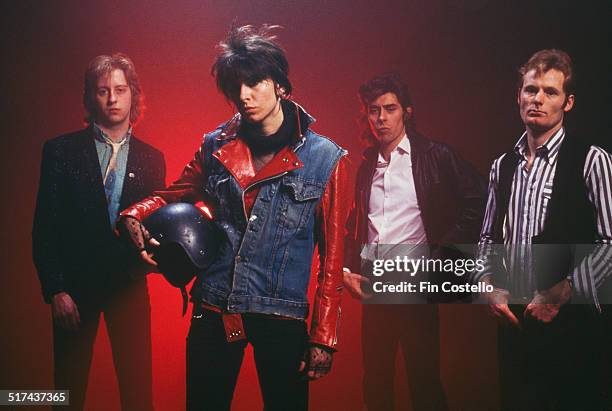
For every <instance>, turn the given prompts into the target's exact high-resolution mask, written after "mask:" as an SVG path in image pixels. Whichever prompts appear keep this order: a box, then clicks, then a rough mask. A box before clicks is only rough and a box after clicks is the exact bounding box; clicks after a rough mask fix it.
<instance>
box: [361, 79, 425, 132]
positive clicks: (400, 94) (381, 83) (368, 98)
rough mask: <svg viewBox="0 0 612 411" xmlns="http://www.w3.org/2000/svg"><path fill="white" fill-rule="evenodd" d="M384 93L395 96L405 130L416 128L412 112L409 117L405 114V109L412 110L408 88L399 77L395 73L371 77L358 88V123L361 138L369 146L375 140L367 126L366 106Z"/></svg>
mask: <svg viewBox="0 0 612 411" xmlns="http://www.w3.org/2000/svg"><path fill="white" fill-rule="evenodd" d="M385 93H394V94H395V95H396V96H397V100H398V101H399V103H400V105H401V106H402V110H403V111H404V124H405V126H406V129H407V130H408V129H414V128H416V121H415V118H414V111H413V112H412V114H411V115H408V113H406V109H407V108H408V107H411V108H413V109H414V105H413V102H412V97H411V96H410V92H409V91H408V86H407V85H406V83H404V81H403V80H402V79H401V77H400V75H399V74H398V73H395V72H391V73H383V74H379V75H376V76H374V77H372V78H371V79H370V80H368V81H367V82H365V83H363V84H362V85H361V86H360V87H359V92H358V95H359V100H360V102H361V108H362V113H361V118H360V122H361V123H362V126H363V132H362V135H361V138H362V139H363V140H365V141H366V142H367V143H369V144H377V140H376V138H375V137H374V136H373V135H372V131H371V130H370V127H369V124H368V118H367V117H368V106H369V105H370V103H372V101H374V100H376V99H377V98H378V97H380V96H382V95H383V94H385Z"/></svg>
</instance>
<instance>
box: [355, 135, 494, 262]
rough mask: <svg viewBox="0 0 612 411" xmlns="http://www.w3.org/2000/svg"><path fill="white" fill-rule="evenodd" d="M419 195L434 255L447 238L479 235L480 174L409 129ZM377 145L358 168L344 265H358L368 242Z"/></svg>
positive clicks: (461, 240)
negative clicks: (368, 218)
mask: <svg viewBox="0 0 612 411" xmlns="http://www.w3.org/2000/svg"><path fill="white" fill-rule="evenodd" d="M407 134H408V138H409V140H410V148H411V158H412V170H413V176H414V184H415V191H416V195H417V201H418V203H419V207H420V209H421V216H422V218H423V224H424V226H425V234H426V235H427V241H428V243H429V244H430V246H431V247H432V255H433V256H436V255H437V256H439V254H437V250H439V249H440V247H441V246H444V245H450V244H470V243H471V244H474V243H476V242H477V241H478V236H479V233H480V228H481V225H482V219H483V214H484V208H485V200H486V184H485V180H484V178H483V177H482V176H481V175H480V174H479V173H478V172H477V171H476V170H475V169H474V167H472V166H471V165H470V164H469V163H467V162H466V161H465V160H463V159H462V158H461V157H459V156H458V155H457V153H455V151H454V150H453V149H451V148H450V147H449V146H448V145H446V144H443V143H439V142H436V141H432V140H430V139H428V138H426V137H424V136H422V135H421V134H419V133H418V132H416V131H414V130H409V131H408V133H407ZM377 158H378V147H368V148H367V149H366V150H365V151H364V153H363V158H362V163H361V166H360V167H359V170H358V172H357V180H356V189H355V204H354V207H353V210H352V211H351V214H350V216H349V221H348V225H347V227H348V240H347V242H346V245H345V255H346V258H345V262H346V266H347V267H350V268H351V269H352V270H357V269H358V267H359V266H360V258H359V253H360V251H361V246H362V245H363V244H365V243H367V235H368V227H367V221H368V220H367V211H368V204H369V202H370V190H371V186H372V177H373V175H374V170H375V168H376V161H377Z"/></svg>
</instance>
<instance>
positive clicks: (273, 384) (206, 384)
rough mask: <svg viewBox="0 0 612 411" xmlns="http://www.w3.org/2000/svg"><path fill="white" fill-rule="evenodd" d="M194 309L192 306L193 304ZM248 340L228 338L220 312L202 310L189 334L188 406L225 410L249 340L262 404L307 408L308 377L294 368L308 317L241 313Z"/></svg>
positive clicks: (189, 410) (305, 343)
mask: <svg viewBox="0 0 612 411" xmlns="http://www.w3.org/2000/svg"><path fill="white" fill-rule="evenodd" d="M194 314H196V311H195V310H194ZM242 321H243V324H244V330H245V333H246V337H247V338H246V340H240V341H234V342H231V343H228V342H227V340H226V336H225V328H224V327H223V321H222V318H221V314H219V313H216V312H213V311H209V310H202V312H201V314H200V313H199V312H197V314H196V315H194V316H193V318H192V320H191V327H190V329H189V335H188V336H187V411H196V410H198V411H199V410H213V411H217V410H229V409H230V405H231V402H232V397H233V395H234V389H235V387H236V380H237V379H238V373H239V371H240V366H241V365H242V359H243V357H244V349H245V347H246V345H247V343H251V344H252V346H253V352H254V356H255V365H256V368H257V375H258V377H259V385H260V387H261V392H262V396H263V401H264V409H265V410H267V411H275V410H296V411H299V410H307V409H308V382H307V381H306V380H305V379H304V378H303V376H302V374H301V373H300V372H299V371H298V370H299V366H300V362H301V361H302V359H303V356H304V352H305V350H306V348H307V346H308V333H307V331H306V323H305V322H304V321H300V320H290V319H277V318H273V317H271V316H265V315H261V314H243V315H242Z"/></svg>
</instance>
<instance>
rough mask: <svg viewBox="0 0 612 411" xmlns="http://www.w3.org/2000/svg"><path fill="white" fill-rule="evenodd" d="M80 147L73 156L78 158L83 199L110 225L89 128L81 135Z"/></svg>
mask: <svg viewBox="0 0 612 411" xmlns="http://www.w3.org/2000/svg"><path fill="white" fill-rule="evenodd" d="M80 145H81V147H78V148H77V151H76V153H75V156H77V158H80V167H79V169H80V170H81V173H82V176H81V181H82V182H83V187H82V189H83V194H84V195H83V199H84V200H85V201H86V202H88V203H89V204H88V206H89V207H90V208H92V209H94V210H96V212H97V213H98V214H100V218H102V217H103V216H104V218H106V220H107V221H108V224H109V225H110V219H109V217H108V207H107V204H106V196H105V195H104V184H103V182H102V172H101V171H100V161H99V160H98V152H97V151H96V144H95V142H94V136H93V132H92V129H91V127H90V128H88V129H86V130H85V131H84V133H83V136H82V139H81V142H80Z"/></svg>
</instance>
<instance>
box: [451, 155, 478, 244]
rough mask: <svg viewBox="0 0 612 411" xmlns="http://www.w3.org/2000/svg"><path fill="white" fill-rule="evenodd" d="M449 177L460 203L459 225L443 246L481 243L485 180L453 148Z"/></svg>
mask: <svg viewBox="0 0 612 411" xmlns="http://www.w3.org/2000/svg"><path fill="white" fill-rule="evenodd" d="M446 154H447V160H446V161H445V162H444V163H445V164H446V166H447V167H448V168H447V176H448V179H449V183H450V187H453V189H454V191H455V198H456V199H457V201H458V202H459V205H458V206H459V214H458V216H457V219H456V220H455V223H454V224H453V225H452V226H450V227H449V230H448V231H447V232H446V234H445V235H444V236H443V241H442V243H443V244H468V243H475V242H476V241H478V236H479V232H480V228H481V226H482V219H483V215H484V210H485V204H486V183H485V179H484V178H483V177H482V176H481V175H480V173H478V171H477V170H476V169H475V168H474V167H473V166H472V165H471V164H469V163H468V162H467V161H465V160H464V159H463V158H461V157H460V156H459V155H458V154H456V153H455V152H454V150H452V149H451V148H449V147H447V149H446Z"/></svg>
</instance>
